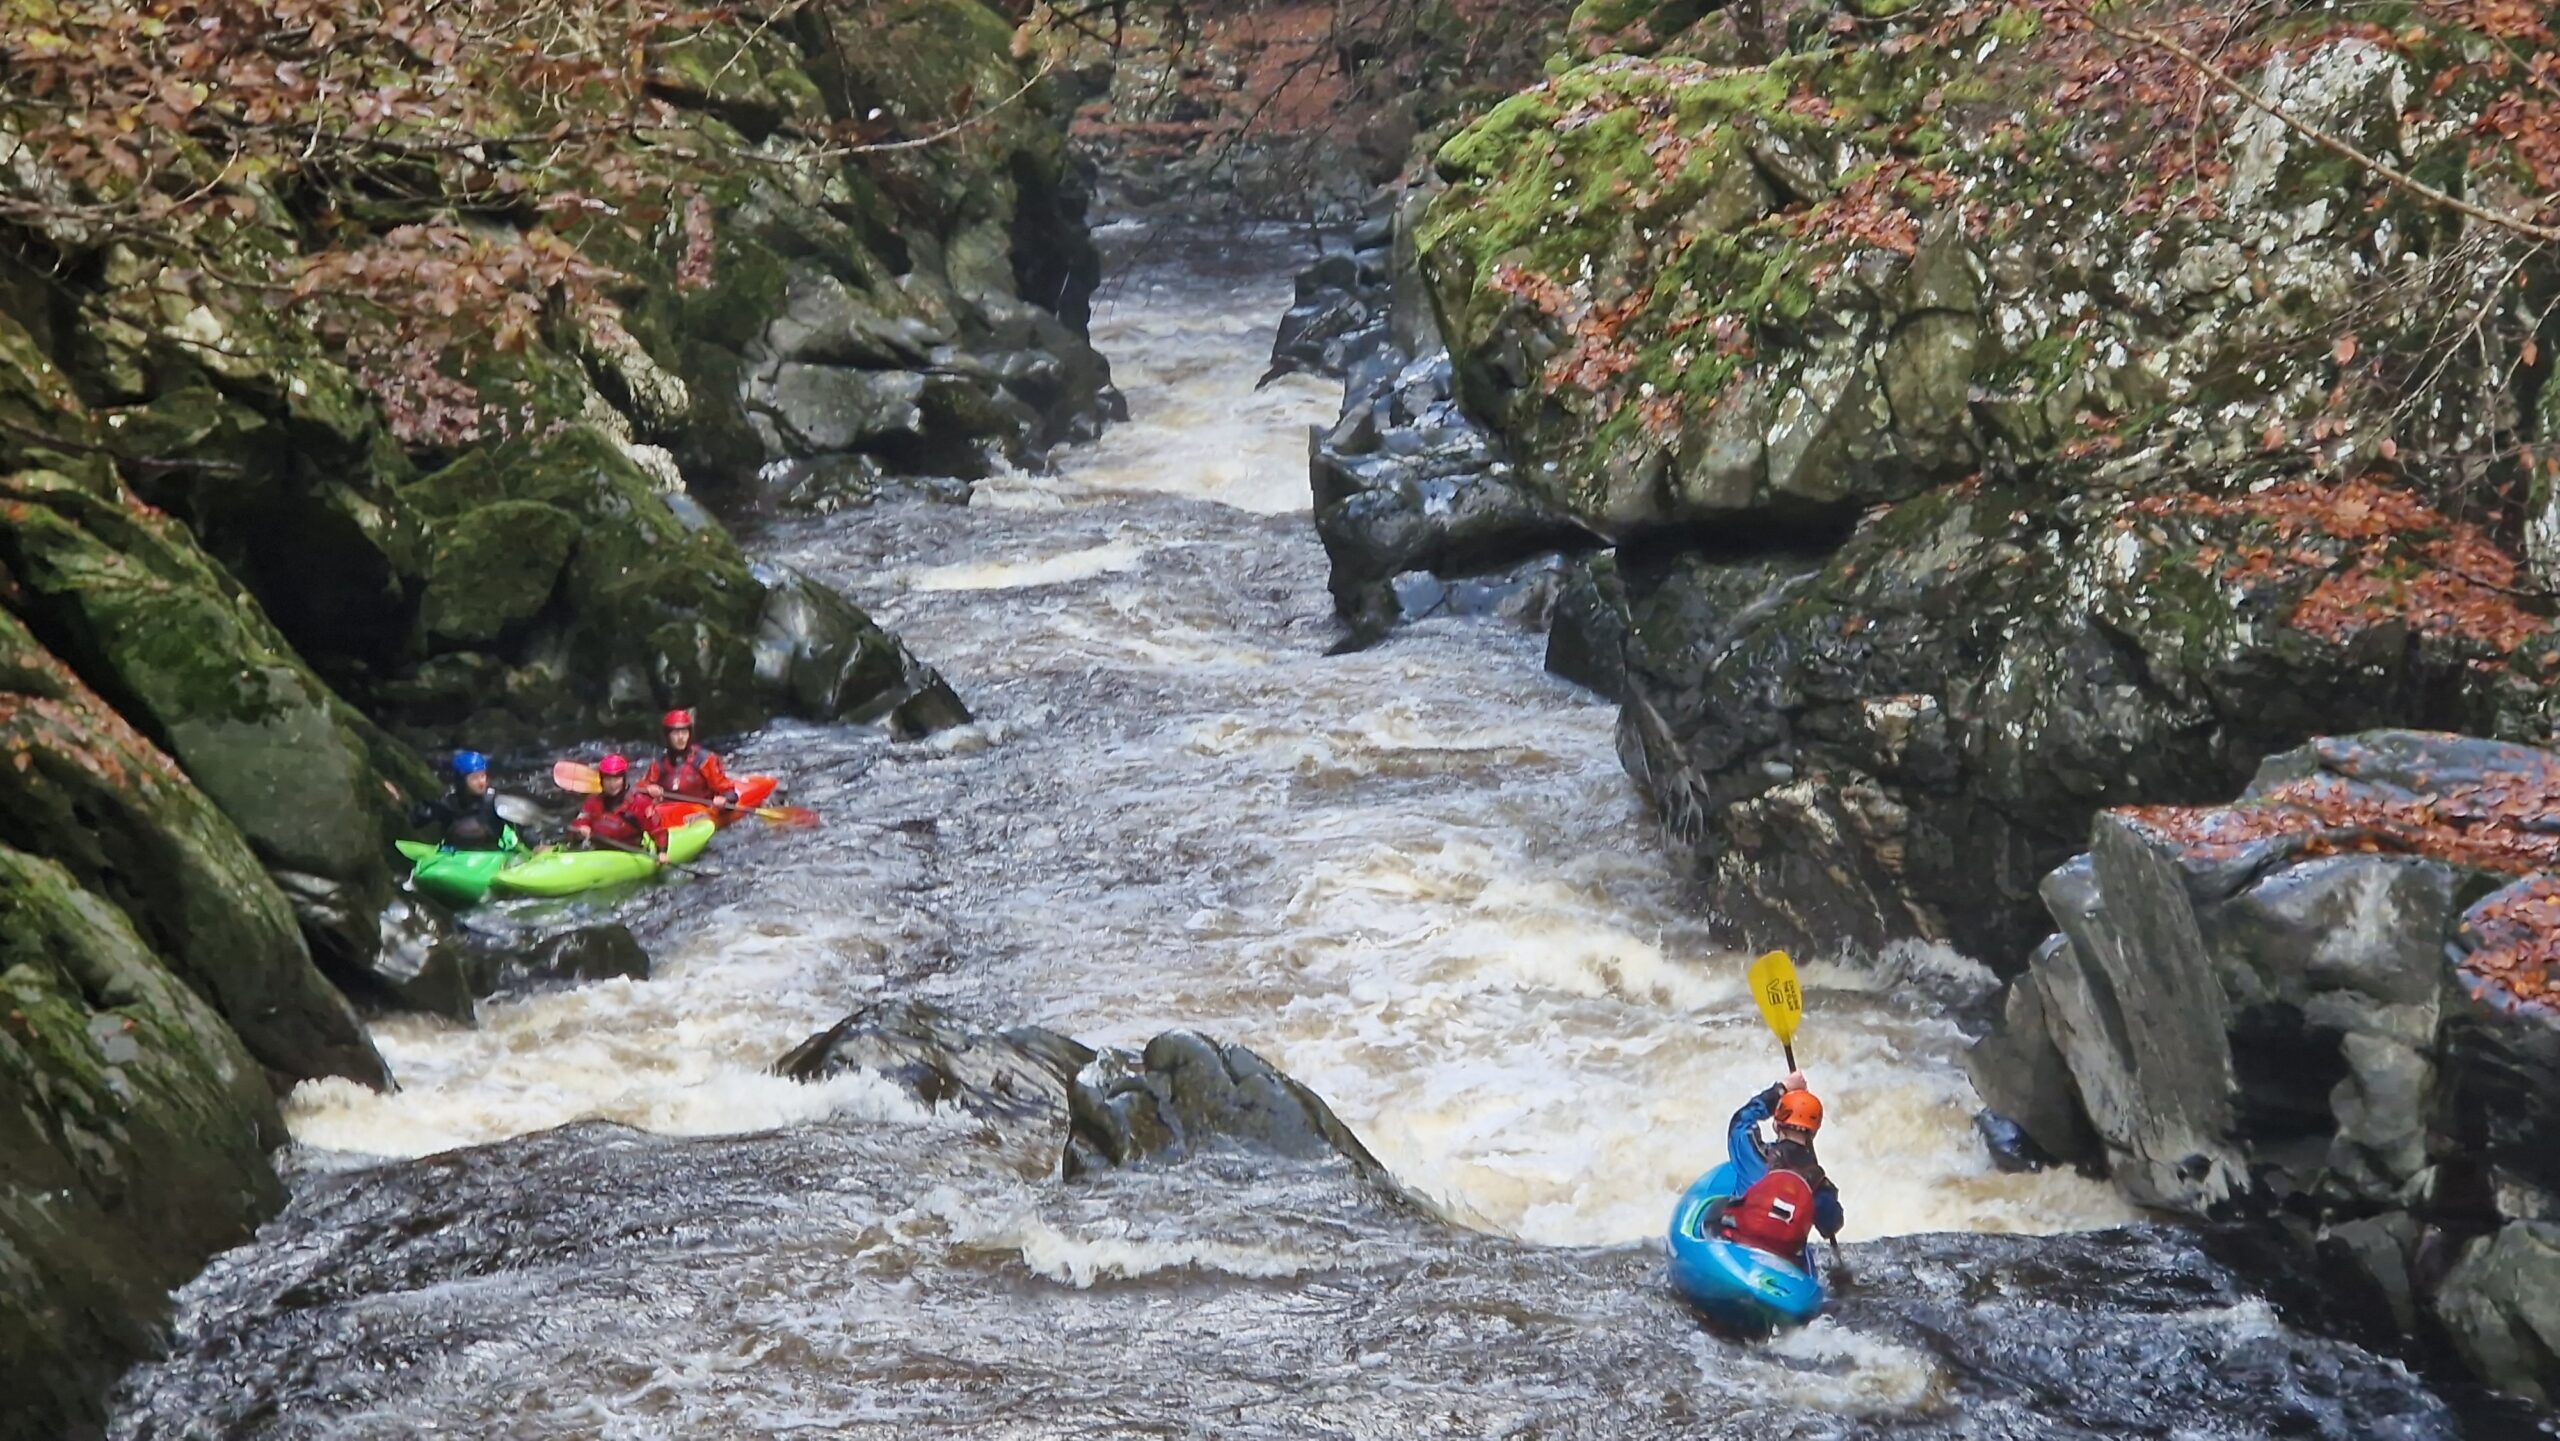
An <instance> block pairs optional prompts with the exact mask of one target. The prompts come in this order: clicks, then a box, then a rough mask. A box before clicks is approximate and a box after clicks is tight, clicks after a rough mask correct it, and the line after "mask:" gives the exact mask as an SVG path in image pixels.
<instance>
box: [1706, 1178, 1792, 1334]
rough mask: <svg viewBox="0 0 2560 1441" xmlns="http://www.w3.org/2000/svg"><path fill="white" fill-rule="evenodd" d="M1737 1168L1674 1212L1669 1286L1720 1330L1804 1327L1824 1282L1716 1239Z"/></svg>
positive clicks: (1708, 1183) (1713, 1180)
mask: <svg viewBox="0 0 2560 1441" xmlns="http://www.w3.org/2000/svg"><path fill="white" fill-rule="evenodd" d="M1734 1190H1735V1187H1734V1184H1733V1165H1732V1163H1731V1162H1727V1163H1726V1164H1724V1165H1721V1166H1718V1167H1716V1168H1715V1169H1714V1170H1712V1171H1709V1172H1708V1173H1707V1174H1705V1175H1703V1176H1700V1177H1699V1178H1698V1179H1697V1180H1695V1181H1693V1182H1691V1183H1690V1185H1689V1189H1688V1190H1686V1191H1683V1192H1681V1193H1680V1204H1679V1205H1678V1206H1677V1207H1676V1208H1674V1209H1673V1211H1672V1212H1671V1284H1672V1286H1673V1287H1674V1288H1675V1289H1677V1290H1678V1291H1679V1292H1680V1294H1681V1296H1682V1297H1684V1298H1685V1299H1687V1301H1688V1302H1689V1304H1690V1305H1692V1306H1695V1307H1697V1308H1698V1309H1699V1310H1701V1311H1704V1312H1705V1313H1707V1315H1708V1317H1709V1318H1711V1319H1713V1320H1714V1321H1716V1322H1718V1323H1719V1324H1721V1325H1724V1326H1726V1327H1729V1328H1731V1329H1733V1330H1736V1331H1741V1332H1745V1333H1747V1334H1750V1335H1754V1336H1765V1335H1767V1334H1768V1333H1769V1332H1771V1331H1775V1330H1778V1329H1779V1328H1781V1327H1786V1326H1801V1325H1803V1324H1804V1323H1805V1322H1807V1321H1810V1320H1812V1319H1813V1318H1814V1317H1815V1316H1816V1315H1818V1314H1820V1312H1821V1310H1822V1302H1823V1294H1822V1281H1821V1278H1819V1277H1817V1276H1815V1275H1814V1274H1813V1273H1812V1272H1811V1271H1808V1270H1806V1269H1805V1268H1804V1267H1802V1266H1799V1265H1797V1264H1796V1263H1794V1262H1792V1261H1789V1260H1787V1259H1786V1258H1785V1257H1783V1256H1772V1255H1770V1254H1769V1253H1768V1252H1766V1251H1763V1250H1759V1249H1757V1248H1756V1247H1751V1246H1745V1245H1743V1244H1741V1243H1740V1242H1737V1241H1726V1240H1722V1239H1719V1238H1718V1237H1717V1235H1716V1222H1717V1221H1718V1220H1720V1219H1721V1218H1722V1217H1723V1215H1724V1208H1725V1206H1726V1205H1727V1204H1728V1203H1730V1202H1731V1201H1732V1200H1733V1195H1734Z"/></svg>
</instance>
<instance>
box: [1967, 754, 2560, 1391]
mask: <svg viewBox="0 0 2560 1441" xmlns="http://www.w3.org/2000/svg"><path fill="white" fill-rule="evenodd" d="M2556 786H2560V756H2553V755H2551V754H2549V753H2547V752H2543V751H2539V750H2536V749H2532V748H2529V747H2521V746H2512V745H2491V744H2484V743H2481V742H2478V741H2473V740H2467V739H2464V738H2461V737H2454V736H2437V735H2428V734H2421V733H2414V732H2378V733H2371V734H2366V735H2358V736H2351V737H2339V738H2328V739H2323V740H2321V741H2319V742H2317V743H2314V744H2312V745H2307V746H2304V747H2302V748H2300V749H2299V750H2297V751H2295V752H2291V753H2288V754H2285V755H2282V756H2278V757H2276V758H2273V759H2271V760H2270V761H2269V763H2268V764H2267V765H2266V766H2265V767H2263V768H2262V769H2261V772H2260V775H2259V778H2258V780H2257V781H2256V782H2255V783H2254V784H2253V785H2252V787H2251V794H2250V795H2249V796H2248V797H2247V798H2245V799H2244V800H2242V801H2240V802H2238V803H2236V804H2234V805H2232V806H2229V807H2199V808H2183V809H2182V808H2168V807H2150V808H2141V809H2137V810H2131V811H2127V812H2122V813H2110V814H2108V815H2105V816H2102V817H2101V818H2100V819H2099V820H2098V821H2097V822H2096V824H2095V826H2094V827H2093V830H2092V838H2091V839H2092V848H2091V851H2090V853H2089V854H2088V855H2086V856H2083V857H2081V858H2079V859H2077V860H2075V861H2073V862H2071V863H2069V864H2067V865H2065V866H2063V867H2061V868H2059V869H2057V870H2056V871H2055V872H2054V873H2053V874H2052V875H2051V876H2049V877H2048V878H2047V879H2046V882H2045V897H2046V901H2047V903H2048V905H2049V906H2050V908H2051V910H2052V913H2053V915H2054V919H2055V920H2056V922H2057V923H2058V924H2059V925H2060V927H2061V929H2062V934H2061V935H2060V936H2057V937H2055V938H2053V939H2052V940H2051V941H2049V942H2048V943H2047V944H2046V945H2045V946H2044V947H2043V948H2041V949H2040V950H2038V952H2037V953H2036V955H2035V958H2034V960H2033V962H2032V963H2031V964H2030V966H2029V967H2028V970H2027V972H2026V973H2025V975H2023V976H2022V977H2020V978H2019V979H2018V980H2017V981H2016V982H2015V983H2014V984H2013V986H2012V988H2011V993H2010V999H2009V1004H2008V1007H2007V1012H2006V1015H2005V1016H2004V1018H2003V1022H2002V1025H2001V1027H2000V1028H1999V1029H1998V1030H1997V1031H1995V1032H1994V1033H1993V1034H1992V1035H1991V1036H1989V1037H1987V1038H1986V1039H1985V1040H1984V1041H1982V1042H1981V1043H1980V1044H1979V1045H1978V1046H1977V1047H1976V1049H1975V1052H1974V1055H1973V1057H1972V1061H1971V1069H1972V1072H1973V1075H1974V1079H1975V1087H1976V1089H1977V1090H1978V1091H1979V1092H1980V1093H1981V1094H1982V1096H1983V1098H1984V1099H1985V1100H1986V1101H1987V1102H1989V1103H1990V1104H1991V1105H1992V1107H1993V1108H1994V1109H1997V1110H2003V1111H2013V1113H2014V1114H2018V1115H2020V1116H2021V1117H2022V1118H2024V1117H2032V1118H2033V1123H2032V1125H2031V1126H2030V1130H2031V1131H2036V1132H2044V1133H2059V1132H2065V1131H2068V1130H2069V1129H2070V1128H2071V1126H2072V1124H2073V1123H2074V1120H2075V1118H2073V1117H2071V1116H2069V1115H2067V1114H2064V1113H2062V1109H2063V1107H2064V1106H2065V1105H2066V1104H2067V1105H2068V1106H2070V1107H2074V1108H2077V1109H2079V1110H2081V1111H2082V1112H2084V1113H2085V1115H2086V1118H2087V1121H2088V1123H2089V1124H2090V1125H2091V1126H2092V1127H2093V1128H2094V1130H2095V1132H2096V1133H2097V1135H2098V1136H2099V1137H2100V1138H2101V1139H2102V1141H2103V1142H2104V1145H2105V1150H2106V1159H2107V1162H2108V1164H2109V1167H2110V1169H2111V1170H2112V1172H2113V1174H2114V1176H2115V1178H2116V1180H2117V1182H2118V1184H2119V1185H2121V1186H2123V1187H2124V1188H2125V1189H2126V1190H2127V1191H2128V1193H2129V1194H2131V1195H2133V1196H2134V1197H2135V1198H2136V1199H2138V1200H2141V1201H2143V1202H2144V1203H2146V1204H2150V1205H2154V1206H2164V1207H2168V1208H2170V1209H2175V1210H2181V1211H2185V1212H2188V1213H2189V1214H2208V1213H2219V1212H2257V1213H2264V1214H2275V1213H2282V1214H2285V1215H2288V1216H2291V1217H2294V1218H2296V1219H2297V1220H2300V1221H2305V1222H2308V1223H2310V1225H2311V1226H2312V1227H2314V1228H2317V1230H2318V1234H2319V1237H2320V1239H2319V1241H2318V1245H2319V1248H2320V1250H2321V1251H2322V1253H2323V1254H2325V1255H2327V1256H2328V1257H2330V1258H2331V1259H2332V1261H2333V1262H2334V1263H2335V1264H2336V1265H2337V1266H2338V1267H2340V1268H2341V1273H2342V1275H2344V1276H2346V1277H2348V1278H2350V1281H2349V1284H2351V1285H2352V1286H2353V1287H2354V1288H2355V1289H2357V1290H2358V1291H2359V1293H2361V1294H2366V1295H2368V1297H2369V1298H2370V1299H2371V1300H2372V1301H2374V1302H2375V1303H2376V1304H2378V1305H2379V1306H2380V1307H2381V1308H2382V1309H2383V1310H2385V1311H2387V1312H2388V1313H2389V1314H2391V1315H2392V1316H2393V1317H2395V1318H2396V1319H2397V1321H2398V1322H2399V1324H2400V1326H2401V1327H2402V1329H2404V1330H2408V1329H2413V1328H2419V1327H2420V1319H2421V1318H2431V1319H2427V1320H2426V1321H2425V1325H2424V1328H2423V1329H2426V1330H2427V1331H2428V1332H2429V1333H2430V1334H2439V1333H2440V1334H2441V1335H2443V1336H2444V1337H2445V1338H2446V1339H2447V1341H2448V1343H2449V1344H2450V1346H2451V1348H2452V1350H2453V1351H2454V1353H2455V1354H2457V1355H2458V1356H2459V1357H2460V1358H2461V1360H2462V1361H2463V1362H2464V1363H2465V1364H2467V1365H2469V1366H2470V1367H2471V1368H2472V1369H2473V1370H2474V1371H2475V1372H2477V1373H2478V1374H2480V1375H2481V1376H2483V1377H2484V1378H2485V1379H2488V1380H2490V1381H2491V1382H2492V1383H2493V1384H2495V1385H2498V1386H2501V1387H2505V1388H2507V1389H2509V1390H2514V1391H2519V1392H2526V1393H2532V1394H2547V1393H2548V1392H2549V1390H2550V1388H2551V1387H2553V1386H2554V1385H2555V1384H2560V1360H2555V1359H2554V1358H2555V1357H2560V1352H2554V1351H2551V1350H2548V1349H2545V1350H2536V1349H2535V1345H2536V1344H2539V1343H2533V1342H2530V1341H2529V1340H2528V1339H2527V1338H2529V1337H2531V1336H2533V1335H2535V1334H2538V1333H2537V1332H2536V1329H2535V1328H2536V1327H2537V1326H2540V1325H2542V1324H2543V1322H2544V1321H2545V1320H2547V1319H2549V1318H2547V1317H2544V1316H2542V1315H2541V1314H2540V1313H2539V1312H2537V1311H2535V1310H2533V1308H2532V1304H2531V1303H2528V1302H2527V1301H2526V1300H2525V1299H2524V1298H2525V1296H2526V1294H2527V1293H2526V1292H2524V1291H2522V1290H2511V1289H2501V1288H2502V1287H2505V1286H2506V1285H2507V1283H2506V1282H2505V1281H2503V1280H2495V1281H2493V1279H2492V1278H2493V1277H2508V1276H2513V1275H2527V1274H2537V1273H2536V1269H2535V1268H2536V1267H2538V1266H2541V1265H2542V1262H2541V1260H2540V1259H2539V1257H2540V1256H2541V1254H2542V1253H2540V1252H2537V1251H2536V1250H2534V1247H2535V1246H2538V1245H2540V1246H2546V1247H2547V1243H2548V1238H2547V1237H2544V1236H2542V1235H2541V1233H2539V1232H2535V1231H2531V1230H2519V1229H2518V1228H2519V1227H2528V1226H2539V1225H2545V1224H2546V1223H2547V1222H2548V1221H2549V1220H2550V1217H2548V1216H2547V1215H2546V1214H2545V1213H2546V1211H2547V1209H2548V1208H2547V1206H2546V1203H2545V1202H2544V1201H2543V1199H2542V1198H2543V1197H2545V1196H2547V1195H2549V1194H2550V1191H2549V1185H2550V1180H2551V1176H2552V1163H2551V1161H2550V1157H2551V1156H2552V1155H2553V1154H2554V1148H2555V1146H2560V1104H2556V1103H2555V1102H2554V1100H2553V1099H2552V1098H2553V1096H2554V1095H2555V1094H2560V1092H2555V1087H2560V1009H2555V1007H2554V1005H2553V1004H2552V1003H2551V1002H2550V1001H2549V999H2548V996H2549V994H2550V993H2549V992H2548V991H2546V990H2545V989H2544V986H2545V985H2546V980H2545V971H2546V969H2547V962H2545V961H2543V960H2540V959H2536V958H2537V957H2541V956H2545V955H2547V954H2548V952H2547V949H2541V948H2544V947H2547V945H2548V936H2549V934H2550V930H2551V927H2552V924H2553V922H2552V920H2551V916H2552V915H2553V914H2555V912H2554V911H2552V910H2550V909H2549V908H2548V907H2547V902H2546V901H2545V897H2546V896H2547V895H2548V894H2550V893H2552V891H2553V882H2552V881H2551V880H2550V878H2549V877H2548V875H2547V874H2545V873H2542V872H2540V871H2539V870H2538V869H2536V870H2535V871H2534V872H2533V873H2532V874H2529V875H2527V876H2526V877H2525V878H2524V879H2521V880H2515V879H2509V876H2508V873H2509V872H2511V871H2512V870H2513V869H2515V868H2520V867H2534V868H2538V867H2539V866H2541V865H2545V864H2548V863H2549V862H2550V859H2551V851H2550V847H2549V841H2548V837H2547V836H2546V835H2545V834H2544V832H2543V830H2542V827H2543V826H2544V825H2545V824H2546V823H2547V822H2546V813H2547V810H2548V805H2547V804H2546V803H2545V801H2544V799H2543V798H2544V797H2545V796H2547V795H2549V794H2551V793H2552V792H2553V790H2554V788H2555V787H2556ZM2284 837H2290V838H2292V839H2293V840H2295V841H2296V842H2298V843H2299V844H2297V845H2295V846H2293V847H2291V848H2289V849H2284V848H2278V849H2271V848H2270V847H2269V846H2268V845H2267V842H2269V841H2270V840H2273V839H2277V838H2284ZM2340 851H2344V852H2346V853H2343V854H2340V853H2337V852H2340ZM2324 852H2326V853H2325V854H2324ZM2375 852H2379V853H2375ZM2233 855H2245V856H2249V857H2254V858H2256V861H2257V863H2258V864H2257V865H2256V867H2255V868H2254V869H2251V870H2249V871H2247V872H2245V873H2243V872H2240V871H2238V870H2235V868H2234V867H2233V866H2232V865H2231V864H2229V859H2230V857H2231V856H2233ZM2039 1139H2041V1136H2039ZM2475 1235H2491V1236H2494V1238H2495V1239H2494V1240H2489V1239H2483V1240H2477V1241H2471V1242H2470V1247H2471V1249H2470V1250H2469V1251H2468V1252H2466V1253H2464V1254H2463V1259H2462V1260H2461V1261H2460V1262H2459V1263H2458V1264H2455V1265H2453V1266H2451V1268H2450V1273H2449V1274H2448V1271H2447V1267H2446V1266H2445V1264H2444V1260H2443V1259H2441V1258H2449V1257H2450V1256H2451V1255H2452V1254H2453V1253H2454V1252H2456V1251H2459V1250H2460V1249H2461V1247H2462V1246H2463V1244H2464V1243H2465V1240H2466V1238H2468V1237H2471V1236H2475ZM2492 1256H2494V1257H2496V1258H2497V1259H2496V1260H2495V1261H2494V1262H2493V1261H2488V1260H2483V1259H2481V1258H2484V1257H2492ZM2536 1294H2538V1293H2536Z"/></svg>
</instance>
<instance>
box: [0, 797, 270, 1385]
mask: <svg viewBox="0 0 2560 1441" xmlns="http://www.w3.org/2000/svg"><path fill="white" fill-rule="evenodd" d="M0 915H6V916H7V917H8V918H9V919H8V924H7V925H5V926H0V1155H5V1156H6V1157H7V1158H8V1163H7V1169H8V1182H9V1183H8V1184H7V1185H6V1186H0V1296H5V1297H6V1298H7V1304H6V1305H0V1371H5V1372H6V1373H7V1374H8V1375H9V1376H10V1377H11V1392H10V1407H11V1416H10V1420H11V1422H12V1423H13V1424H15V1425H18V1426H23V1427H26V1428H27V1429H26V1430H25V1431H24V1432H23V1433H22V1434H26V1435H36V1434H45V1435H65V1436H67V1435H75V1434H81V1433H82V1432H83V1431H86V1430H89V1429H91V1428H93V1427H94V1426H95V1425H96V1423H97V1422H98V1421H99V1420H100V1419H101V1414H102V1413H101V1408H100V1402H101V1400H102V1398H103V1395H104V1393H105V1390H106V1388H107V1387H108V1385H109V1384H111V1383H112V1382H113V1381H114V1379H115V1376H116V1373H117V1372H118V1371H119V1370H120V1369H122V1367H123V1366H124V1365H126V1364H128V1363H130V1362H132V1361H134V1360H138V1359H140V1358H141V1357H142V1356H143V1355H146V1354H148V1351H149V1347H150V1344H151V1341H152V1339H153V1337H154V1334H155V1332H156V1331H157V1329H158V1326H159V1324H160V1322H161V1321H162V1319H163V1318H164V1317H165V1316H166V1314H167V1311H168V1301H167V1292H168V1291H169V1289H170V1288H171V1287H174V1286H176V1285H178V1284H179V1283H180V1282H183V1281H184V1280H185V1279H186V1278H187V1277H188V1276H190V1275H192V1274H193V1273H194V1272H195V1270H196V1269H197V1268H198V1267H199V1266H201V1265H202V1264H203V1263H204V1261H205V1258H206V1257H208V1256H210V1255H212V1254H213V1253H214V1252H216V1251H219V1250H221V1249H223V1248H225V1247H228V1246H232V1245H236V1244H238V1243H240V1242H241V1241H244V1240H246V1239H248V1237H249V1234H250V1232H251V1231H252V1229H253V1228H254V1227H255V1226H256V1225H257V1224H258V1223H259V1222H260V1221H262V1220H264V1219H265V1218H266V1217H268V1216H270V1215H273V1214H274V1213H275V1212H276V1210H277V1209H278V1208H279V1207H280V1206H281V1205H282V1203H283V1187H282V1186H281V1185H279V1184H278V1182H277V1180H276V1177H275V1173H274V1171H273V1170H272V1169H270V1168H269V1166H268V1164H267V1161H266V1156H265V1148H266V1147H267V1146H270V1145H274V1144H277V1143H278V1142H281V1141H282V1140H283V1138H284V1127H283V1124H282V1121H281V1119H280V1118H279V1117H278V1116H277V1114H276V1109H275V1102H274V1100H273V1099H272V1097H271V1096H270V1095H269V1093H268V1090H267V1087H266V1082H265V1078H264V1077H263V1076H262V1075H261V1074H260V1072H259V1070H258V1066H257V1063H256V1062H254V1061H253V1060H251V1059H250V1057H249V1056H248V1054H247V1053H246V1052H244V1051H243V1050H242V1049H241V1046H240V1042H239V1041H238V1039H237V1038H235V1037H234V1036H233V1035H232V1033H231V1031H230V1030H229V1028H228V1027H226V1026H225V1025H224V1024H223V1021H222V1018H221V1017H220V1016H218V1015H216V1014H214V1012H213V1011H212V1010H211V1009H210V1008H209V1007H207V1006H206V1005H205V1003H204V1002H203V1001H202V1000H200V999H198V998H197V997H196V996H195V995H193V994H192V993H190V992H189V991H188V990H187V988H186V987H185V986H183V985H180V984H179V983H178V982H177V981H176V980H175V979H174V978H173V977H171V976H170V975H169V973H168V972H167V971H166V970H164V969H162V967H161V966H160V964H159V962H158V961H157V959H156V958H154V957H153V956H152V954H151V952H150V950H149V948H148V947H147V946H146V945H145V944H144V943H143V941H142V939H141V937H140V936H138V935H137V934H136V933H135V931H134V929H133V927H132V926H131V924H130V923H129V922H128V921H127V920H126V918H125V917H124V915H123V914H121V913H120V912H118V911H117V910H116V909H115V908H114V907H113V906H111V905H109V904H107V903H106V902H105V901H103V900H101V899H100V898H99V897H97V896H96V895H94V894H92V893H90V892H89V891H87V890H85V889H83V888H82V887H81V886H80V884H79V883H78V881H77V880H76V879H75V878H74V877H73V876H72V875H71V874H70V873H69V872H68V871H66V870H64V869H63V868H62V867H60V866H58V865H55V864H53V863H51V862H48V861H45V860H43V859H40V858H38V857H35V856H31V855H27V854H25V853H23V852H20V851H17V850H14V849H11V848H9V847H7V846H5V845H0Z"/></svg>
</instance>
